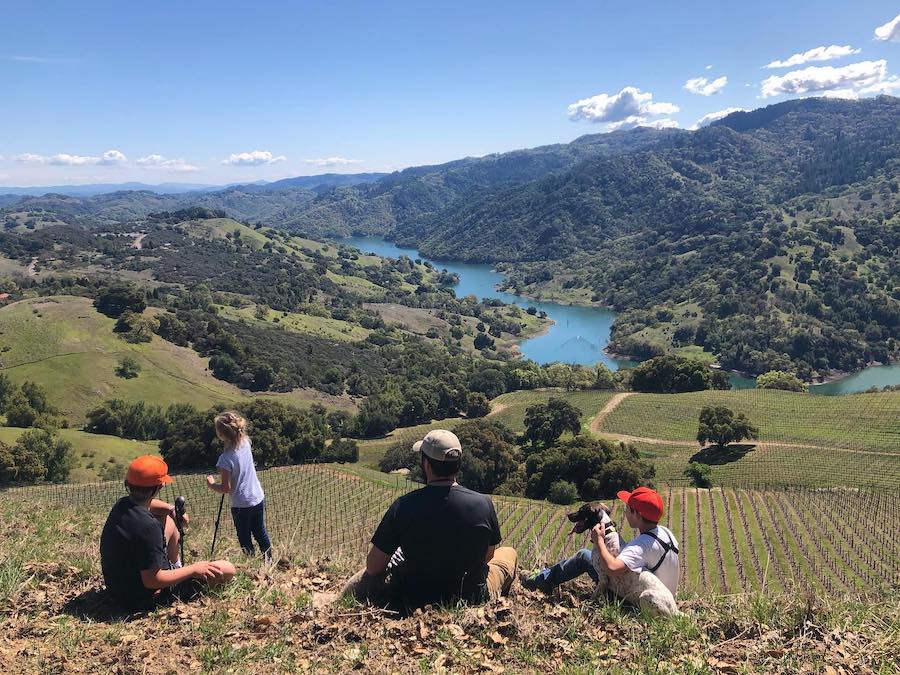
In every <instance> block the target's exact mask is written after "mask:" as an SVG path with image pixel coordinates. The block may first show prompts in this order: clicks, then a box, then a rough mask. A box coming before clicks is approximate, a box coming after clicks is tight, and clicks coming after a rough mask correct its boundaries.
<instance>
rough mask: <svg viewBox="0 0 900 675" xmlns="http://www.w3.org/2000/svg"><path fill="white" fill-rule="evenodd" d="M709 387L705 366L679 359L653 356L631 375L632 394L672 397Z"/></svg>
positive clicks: (708, 371)
mask: <svg viewBox="0 0 900 675" xmlns="http://www.w3.org/2000/svg"><path fill="white" fill-rule="evenodd" d="M726 377H727V376H726ZM719 382H721V381H720V380H719ZM712 384H713V380H712V373H711V372H710V369H709V368H708V367H707V366H706V364H705V363H703V362H702V361H698V360H697V359H686V358H684V357H681V356H672V355H665V356H657V357H654V358H652V359H649V360H647V361H644V362H643V363H641V364H640V365H638V366H637V367H636V368H635V369H634V371H633V372H632V374H631V386H632V388H633V389H634V390H635V391H646V392H659V393H664V394H674V393H678V392H683V391H701V390H703V389H710V388H712Z"/></svg>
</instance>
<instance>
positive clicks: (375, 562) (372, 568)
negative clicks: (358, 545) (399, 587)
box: [366, 544, 391, 577]
mask: <svg viewBox="0 0 900 675" xmlns="http://www.w3.org/2000/svg"><path fill="white" fill-rule="evenodd" d="M390 561H391V556H390V554H388V553H385V552H384V551H382V550H381V549H380V548H378V547H377V546H375V545H374V544H372V548H370V549H369V555H367V556H366V574H368V575H369V576H370V577H377V576H379V575H380V574H384V572H385V570H387V566H388V563H389V562H390Z"/></svg>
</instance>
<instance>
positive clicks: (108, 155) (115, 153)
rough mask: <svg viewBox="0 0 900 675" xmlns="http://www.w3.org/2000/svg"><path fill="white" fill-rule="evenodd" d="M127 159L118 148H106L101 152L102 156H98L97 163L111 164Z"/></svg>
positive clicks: (122, 162) (121, 162)
mask: <svg viewBox="0 0 900 675" xmlns="http://www.w3.org/2000/svg"><path fill="white" fill-rule="evenodd" d="M127 161H128V158H127V157H126V156H125V155H124V154H123V153H122V152H120V151H119V150H107V151H106V152H104V153H103V157H101V158H100V161H99V162H97V163H98V164H105V165H112V164H124V163H125V162H127Z"/></svg>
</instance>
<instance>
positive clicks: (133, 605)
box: [100, 497, 169, 609]
mask: <svg viewBox="0 0 900 675" xmlns="http://www.w3.org/2000/svg"><path fill="white" fill-rule="evenodd" d="M100 560H101V565H102V567H103V580H104V581H105V582H106V588H107V589H108V590H109V592H110V593H111V594H112V595H113V597H114V598H115V599H116V601H117V602H118V603H119V604H121V605H122V606H123V607H126V608H128V609H138V608H144V607H149V606H151V605H152V604H153V596H154V592H155V591H154V590H153V589H150V588H146V587H145V586H144V582H143V581H141V570H151V569H169V560H168V558H167V557H166V548H165V534H164V531H163V526H162V523H160V522H159V521H158V520H157V519H156V518H154V517H153V514H152V513H150V509H148V508H147V507H146V506H140V505H138V504H135V503H134V502H133V501H132V500H131V498H130V497H122V498H121V499H120V500H119V501H117V502H116V504H115V506H113V508H112V511H110V513H109V517H108V518H107V519H106V525H104V526H103V534H101V535H100Z"/></svg>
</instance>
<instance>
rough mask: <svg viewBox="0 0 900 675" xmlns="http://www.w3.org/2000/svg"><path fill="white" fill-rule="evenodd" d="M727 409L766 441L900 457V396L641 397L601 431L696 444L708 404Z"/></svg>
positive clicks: (753, 393) (754, 393) (750, 393)
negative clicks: (747, 420)
mask: <svg viewBox="0 0 900 675" xmlns="http://www.w3.org/2000/svg"><path fill="white" fill-rule="evenodd" d="M717 404H721V405H726V406H728V407H729V408H731V409H732V410H734V411H735V412H742V413H744V414H746V415H747V416H748V417H749V418H750V420H751V421H752V422H753V423H754V424H756V426H758V427H759V430H760V440H761V441H767V442H772V443H791V444H808V445H818V446H825V447H835V448H846V449H851V450H870V451H880V452H892V453H898V454H900V392H885V393H877V394H851V395H847V396H813V395H810V394H800V393H794V392H786V391H774V390H759V389H745V390H740V391H725V392H722V391H701V392H694V393H688V394H636V395H634V396H630V397H628V398H627V399H625V400H624V401H622V403H621V404H620V405H619V406H617V407H616V409H615V410H614V411H612V412H611V413H610V414H609V415H608V416H607V417H606V418H605V419H604V421H603V424H602V427H601V431H608V432H611V433H621V434H630V435H632V436H647V437H652V438H660V439H665V440H677V441H693V440H694V439H695V437H696V435H697V419H698V416H699V414H700V409H701V408H702V407H703V406H705V405H717Z"/></svg>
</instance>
